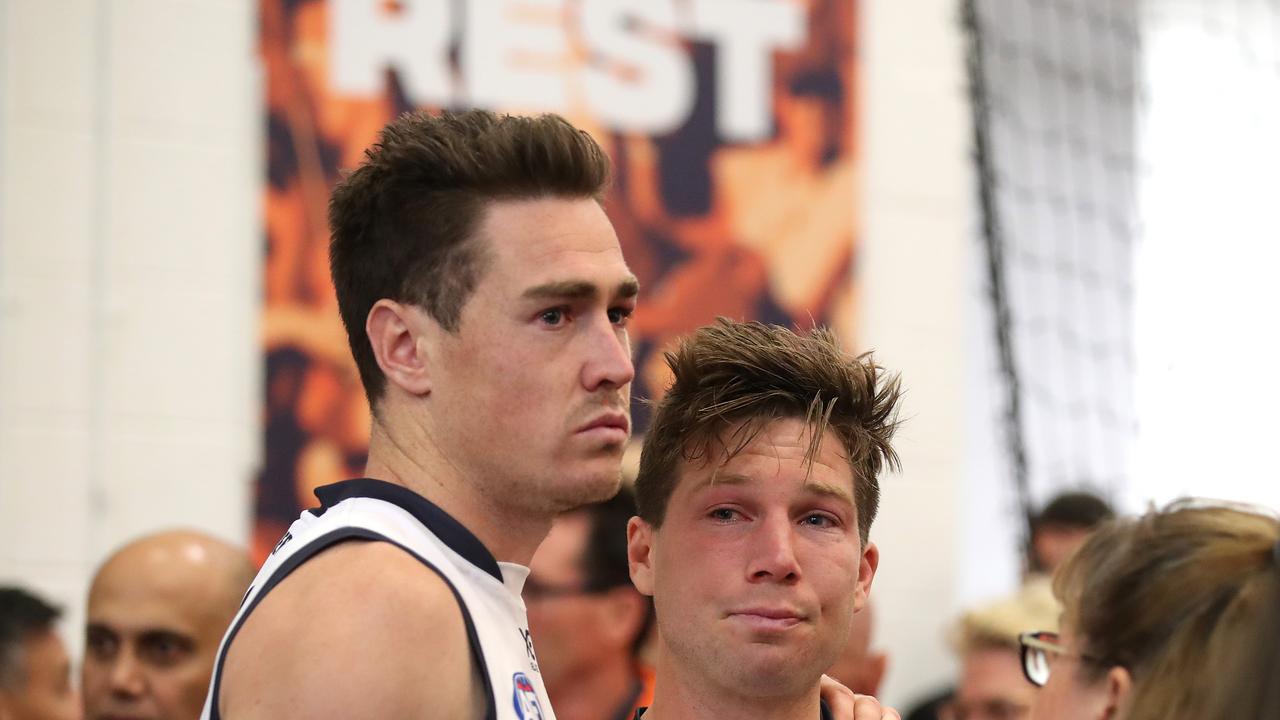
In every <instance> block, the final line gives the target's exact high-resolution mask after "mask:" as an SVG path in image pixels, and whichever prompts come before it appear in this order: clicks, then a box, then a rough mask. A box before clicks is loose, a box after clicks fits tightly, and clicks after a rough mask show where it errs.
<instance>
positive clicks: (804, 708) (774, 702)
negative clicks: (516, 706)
mask: <svg viewBox="0 0 1280 720" xmlns="http://www.w3.org/2000/svg"><path fill="white" fill-rule="evenodd" d="M671 666H672V663H671V662H659V663H658V679H657V682H656V684H655V685H654V691H653V704H652V705H650V706H649V709H648V710H647V711H645V713H644V720H737V718H753V719H758V720H816V718H818V717H819V716H820V715H821V710H820V708H821V700H820V699H819V691H818V680H817V679H816V678H815V679H814V681H813V687H812V688H811V689H808V690H805V691H804V692H801V693H797V694H787V695H779V696H770V697H760V696H758V695H753V694H748V693H751V692H752V691H755V690H758V689H759V688H756V687H747V686H744V687H742V688H733V689H725V688H722V687H718V686H715V685H712V684H711V683H710V682H706V681H705V679H702V678H697V677H695V676H694V673H686V672H681V671H679V670H676V669H674V668H672V667H671ZM737 690H742V691H745V692H743V693H739V692H737ZM557 712H558V710H557Z"/></svg>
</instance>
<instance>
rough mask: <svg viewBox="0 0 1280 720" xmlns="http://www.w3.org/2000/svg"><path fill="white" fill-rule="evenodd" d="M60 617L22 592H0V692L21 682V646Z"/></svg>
mask: <svg viewBox="0 0 1280 720" xmlns="http://www.w3.org/2000/svg"><path fill="white" fill-rule="evenodd" d="M61 616H62V611H61V610H59V609H58V608H56V607H54V606H53V605H50V604H49V603H47V602H45V601H44V600H42V599H40V598H39V597H36V596H35V595H33V594H31V593H29V592H27V591H26V590H22V589H21V588H16V587H3V588H0V688H13V687H17V686H20V685H21V684H22V683H24V682H25V667H24V665H23V660H22V645H23V643H25V642H26V641H27V640H28V639H30V638H31V637H32V636H35V635H40V634H42V633H46V632H49V631H50V630H52V629H53V624H54V623H56V622H57V621H58V618H60V617H61Z"/></svg>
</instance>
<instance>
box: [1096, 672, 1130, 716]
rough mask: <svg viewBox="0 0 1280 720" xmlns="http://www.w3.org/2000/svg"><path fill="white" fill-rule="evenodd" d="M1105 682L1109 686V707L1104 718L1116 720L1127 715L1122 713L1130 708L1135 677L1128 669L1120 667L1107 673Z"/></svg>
mask: <svg viewBox="0 0 1280 720" xmlns="http://www.w3.org/2000/svg"><path fill="white" fill-rule="evenodd" d="M1104 682H1105V683H1106V685H1107V690H1106V692H1107V706H1106V714H1105V715H1104V716H1103V717H1105V718H1107V720H1114V718H1118V717H1121V716H1122V715H1124V714H1127V713H1122V712H1121V711H1122V710H1124V709H1125V708H1126V707H1128V702H1129V693H1130V691H1132V690H1133V676H1131V675H1130V674H1129V671H1128V669H1126V668H1123V667H1120V666H1119V665H1117V666H1115V667H1113V668H1111V669H1110V670H1108V671H1107V677H1106V679H1105V680H1104Z"/></svg>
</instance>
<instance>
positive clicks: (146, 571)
mask: <svg viewBox="0 0 1280 720" xmlns="http://www.w3.org/2000/svg"><path fill="white" fill-rule="evenodd" d="M252 579H253V566H252V564H251V563H250V561H249V556H248V553H247V552H246V551H244V550H241V549H240V548H237V547H234V546H232V545H229V544H227V543H225V542H223V541H221V540H218V539H216V538H213V537H210V536H208V535H204V534H202V533H198V532H192V531H185V530H179V531H168V532H162V533H157V534H154V535H148V536H145V537H142V538H139V539H137V540H134V541H133V542H130V543H129V544H127V545H125V546H124V547H122V548H121V549H119V550H118V551H116V552H115V553H114V554H113V555H111V557H109V558H107V561H106V562H104V563H103V564H102V567H101V568H99V570H98V572H97V574H96V575H94V578H93V583H92V585H91V587H90V590H89V608H88V613H87V618H86V631H85V649H84V662H83V666H82V668H81V680H82V682H81V690H82V692H83V693H84V710H85V717H86V718H88V720H108V719H114V718H137V719H140V720H142V719H145V720H195V719H196V718H198V717H199V716H200V707H201V705H202V704H203V703H204V696H205V692H206V691H207V690H208V687H209V676H210V674H211V673H212V671H213V659H214V655H215V654H216V653H217V650H218V641H219V640H220V639H221V638H222V633H223V632H224V631H225V630H226V629H227V625H228V623H230V622H231V618H232V616H233V615H235V612H236V608H237V607H238V606H239V604H240V599H241V598H242V597H244V593H245V590H246V589H247V588H248V587H249V581H250V580H252Z"/></svg>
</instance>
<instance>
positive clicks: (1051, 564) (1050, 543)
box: [1027, 490, 1115, 576]
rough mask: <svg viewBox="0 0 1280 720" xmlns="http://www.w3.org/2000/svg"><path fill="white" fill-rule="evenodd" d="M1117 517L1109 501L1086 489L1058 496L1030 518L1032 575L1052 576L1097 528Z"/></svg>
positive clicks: (1029, 568)
mask: <svg viewBox="0 0 1280 720" xmlns="http://www.w3.org/2000/svg"><path fill="white" fill-rule="evenodd" d="M1113 517H1115V513H1114V512H1113V511H1112V510H1111V506H1110V505H1108V504H1107V501H1106V500H1103V499H1102V498H1100V497H1098V496H1097V495H1094V494H1093V493H1090V492H1086V491H1083V490H1076V491H1072V492H1065V493H1062V494H1060V495H1057V496H1055V497H1054V498H1053V499H1052V500H1050V501H1049V502H1048V504H1046V505H1045V506H1044V509H1043V510H1041V511H1040V513H1039V514H1038V515H1036V516H1035V517H1033V518H1031V543H1030V547H1029V548H1028V557H1027V565H1028V571H1029V574H1030V575H1032V576H1034V575H1052V574H1053V573H1054V571H1055V570H1057V569H1058V567H1059V566H1060V565H1061V564H1062V562H1063V561H1064V560H1066V559H1067V558H1068V557H1069V556H1070V555H1071V553H1072V552H1074V551H1075V549H1076V548H1078V547H1080V546H1081V545H1082V544H1084V541H1085V538H1087V537H1089V533H1090V532H1092V531H1093V529H1094V528H1096V527H1097V526H1098V525H1100V524H1102V523H1103V522H1104V521H1106V520H1110V519H1111V518H1113Z"/></svg>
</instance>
